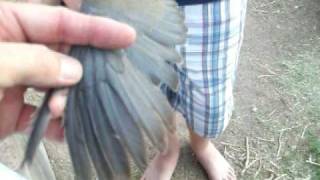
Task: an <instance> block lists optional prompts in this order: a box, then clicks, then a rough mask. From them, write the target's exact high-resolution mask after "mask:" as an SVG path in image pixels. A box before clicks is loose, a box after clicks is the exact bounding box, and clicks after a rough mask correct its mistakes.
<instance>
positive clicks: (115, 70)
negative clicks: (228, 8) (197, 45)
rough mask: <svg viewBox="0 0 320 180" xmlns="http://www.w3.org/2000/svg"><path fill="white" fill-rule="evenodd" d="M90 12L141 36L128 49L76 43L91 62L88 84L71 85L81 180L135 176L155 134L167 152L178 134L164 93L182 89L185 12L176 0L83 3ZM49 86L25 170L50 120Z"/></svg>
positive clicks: (72, 132)
mask: <svg viewBox="0 0 320 180" xmlns="http://www.w3.org/2000/svg"><path fill="white" fill-rule="evenodd" d="M80 11H81V12H82V13H85V14H91V15H97V16H102V17H109V18H113V19H115V20H117V21H120V22H124V23H127V24H129V25H131V26H132V27H133V28H134V29H135V30H136V33H137V36H136V41H135V42H134V43H133V44H132V45H131V46H130V47H127V48H124V49H109V50H106V49H99V48H95V47H92V46H88V45H82V46H80V45H75V46H72V48H71V50H70V53H69V55H70V56H72V57H75V58H76V59H78V60H79V61H80V63H81V64H82V65H83V69H84V75H83V78H82V79H81V81H80V82H79V83H78V84H76V85H74V86H72V87H64V88H68V89H69V94H68V98H67V105H66V109H65V112H64V116H63V118H64V119H63V126H64V129H65V132H64V133H65V137H66V141H67V144H68V148H69V153H70V156H71V160H72V165H73V170H74V174H75V179H77V180H88V179H91V178H92V176H94V175H96V176H97V178H98V179H99V180H106V179H108V180H110V179H116V180H118V179H119V180H123V179H130V163H129V160H130V159H132V160H133V161H134V163H135V164H136V165H137V167H139V168H140V169H141V170H143V169H144V168H145V167H146V164H147V160H146V148H145V146H146V143H147V142H146V141H145V139H146V138H144V137H147V139H149V141H150V142H151V144H152V145H153V147H155V148H156V149H157V150H159V151H163V150H164V149H165V147H166V146H167V134H168V133H169V132H172V131H174V128H175V126H174V123H173V119H174V109H173V108H172V107H171V105H170V103H169V102H168V100H167V98H166V96H165V95H164V94H163V93H162V91H161V86H162V85H165V86H167V87H168V88H170V89H171V90H172V91H175V92H177V91H178V89H179V77H178V74H177V72H176V71H175V70H174V66H178V65H181V64H182V63H183V60H182V58H181V56H180V55H179V53H178V52H177V51H176V46H178V45H181V44H184V43H185V41H186V34H187V28H186V26H185V25H184V15H183V13H182V12H181V10H180V8H179V6H178V4H177V2H176V1H175V0H83V2H82V5H81V9H80ZM59 90H61V89H49V90H48V92H47V93H46V95H45V97H44V100H43V103H42V105H41V106H40V107H39V108H38V110H37V112H36V114H35V118H34V121H33V124H32V126H33V127H32V130H31V134H30V137H29V140H28V143H27V147H26V151H25V156H24V159H23V161H22V167H23V166H25V165H26V164H27V165H30V164H31V163H32V158H33V156H34V154H35V152H36V149H37V146H38V145H39V143H40V141H41V139H42V137H43V135H44V132H45V130H46V128H47V126H48V123H49V120H50V110H49V106H48V102H49V99H50V97H51V96H52V95H53V94H54V93H55V92H56V91H59Z"/></svg>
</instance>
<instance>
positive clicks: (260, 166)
mask: <svg viewBox="0 0 320 180" xmlns="http://www.w3.org/2000/svg"><path fill="white" fill-rule="evenodd" d="M261 168H262V160H261V159H259V167H258V170H257V171H256V173H255V174H254V179H257V177H258V175H259V173H260V171H261Z"/></svg>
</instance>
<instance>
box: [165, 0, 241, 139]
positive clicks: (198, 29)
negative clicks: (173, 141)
mask: <svg viewBox="0 0 320 180" xmlns="http://www.w3.org/2000/svg"><path fill="white" fill-rule="evenodd" d="M246 6H247V1H246V0H222V1H217V2H212V3H208V4H201V5H191V6H184V7H181V8H182V9H183V11H184V13H185V18H186V19H185V22H186V25H187V27H188V38H187V42H186V43H185V44H184V45H183V46H180V47H178V51H180V53H181V55H182V56H183V57H184V59H185V61H184V64H183V65H181V66H178V67H175V69H176V71H177V72H178V73H179V76H180V89H179V91H178V93H174V92H172V91H170V90H169V89H168V88H166V87H164V91H165V93H166V94H167V96H168V98H169V100H170V102H171V104H172V105H173V106H174V107H175V109H176V110H178V111H179V112H181V113H182V115H183V116H184V118H185V119H186V121H187V124H188V126H189V128H191V129H192V130H193V131H194V132H195V133H197V134H198V135H200V136H202V137H205V138H215V137H217V136H218V135H220V134H221V133H222V132H223V130H224V129H225V128H226V126H227V125H228V122H229V120H230V118H231V115H232V110H233V87H234V80H235V76H236V69H237V65H238V59H239V53H240V47H241V44H242V39H243V38H242V37H243V30H244V22H245V13H246Z"/></svg>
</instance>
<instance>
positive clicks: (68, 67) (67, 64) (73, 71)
mask: <svg viewBox="0 0 320 180" xmlns="http://www.w3.org/2000/svg"><path fill="white" fill-rule="evenodd" d="M81 75H82V67H81V64H80V62H79V61H77V60H76V59H74V58H71V57H69V56H65V55H62V58H61V74H60V79H61V81H62V82H64V83H76V82H78V81H79V80H80V79H81Z"/></svg>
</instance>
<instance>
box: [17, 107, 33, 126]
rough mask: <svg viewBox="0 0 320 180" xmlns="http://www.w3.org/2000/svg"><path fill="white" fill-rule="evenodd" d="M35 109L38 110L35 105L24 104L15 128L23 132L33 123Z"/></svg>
mask: <svg viewBox="0 0 320 180" xmlns="http://www.w3.org/2000/svg"><path fill="white" fill-rule="evenodd" d="M35 111H36V107H35V106H32V105H29V104H25V105H24V106H23V108H22V110H21V113H20V116H19V118H18V121H17V124H16V127H15V130H16V131H17V132H22V131H24V130H25V129H27V127H29V126H30V125H31V121H32V119H33V114H34V112H35Z"/></svg>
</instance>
